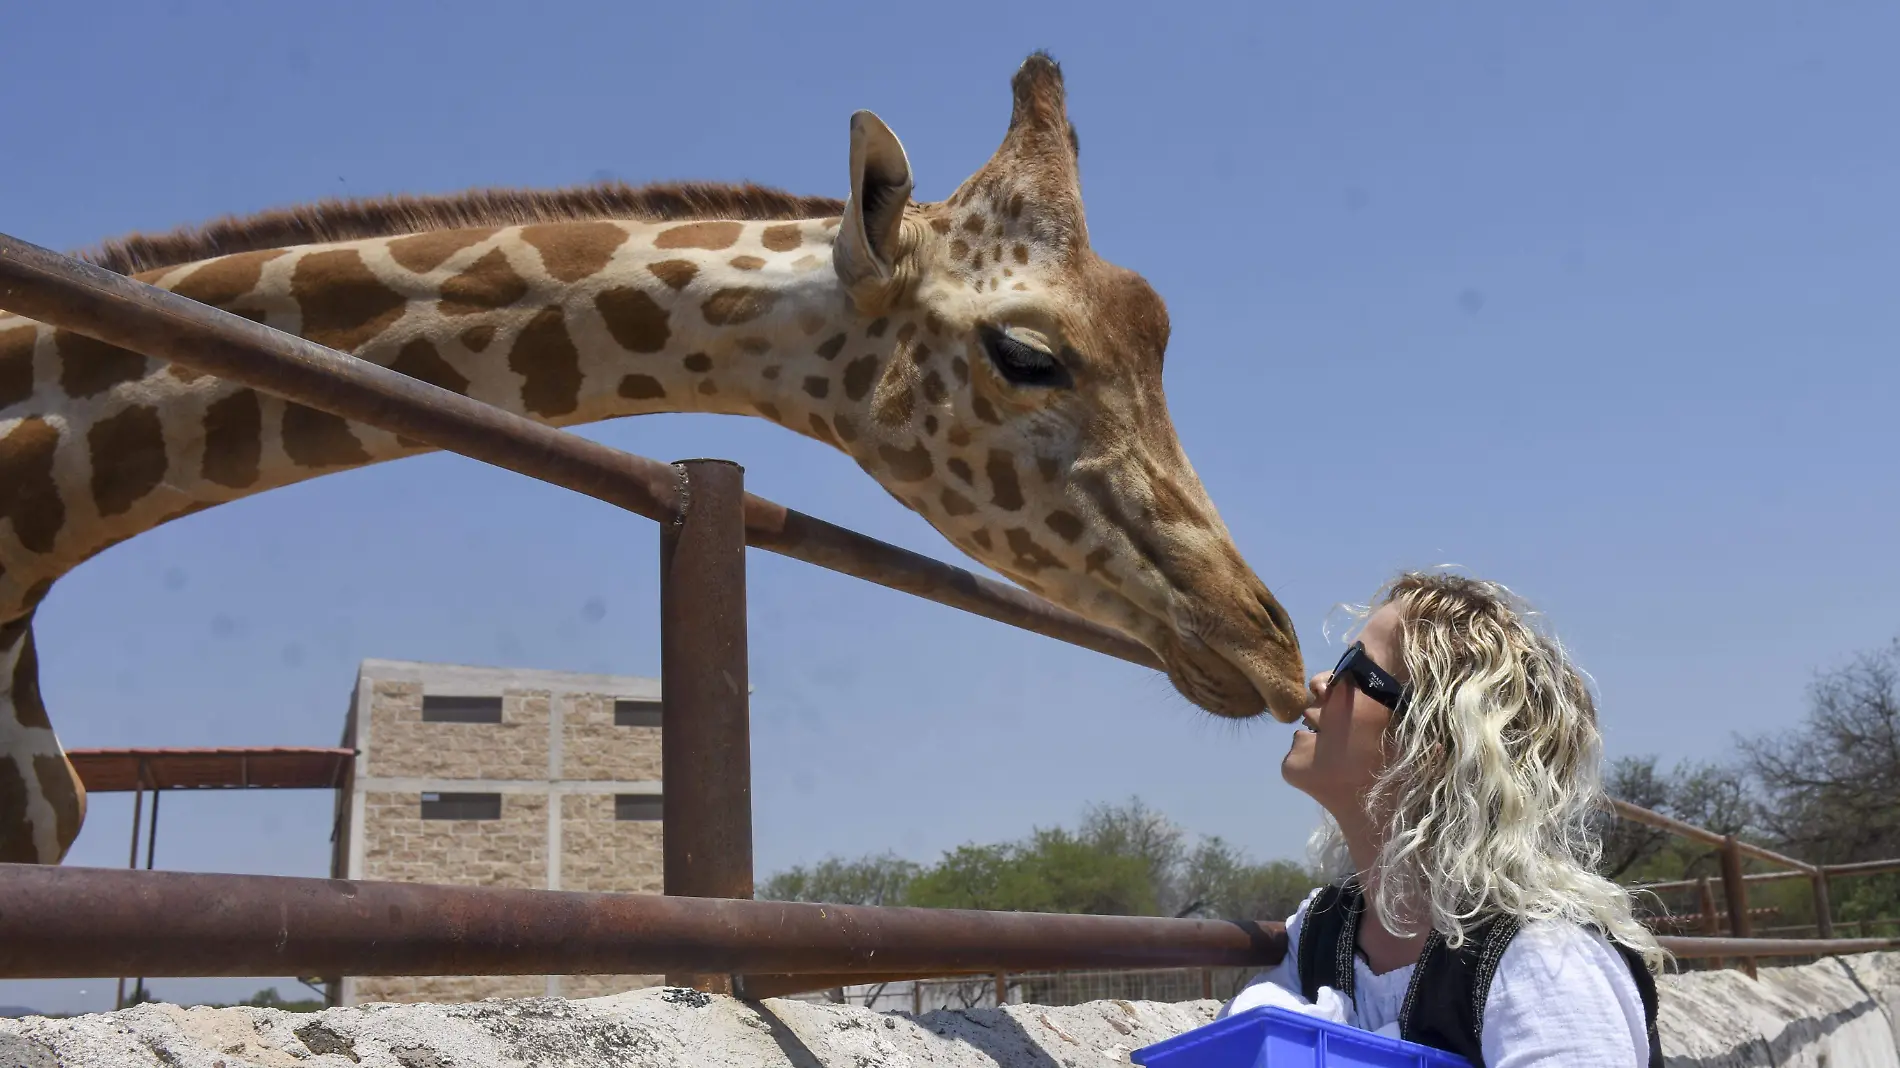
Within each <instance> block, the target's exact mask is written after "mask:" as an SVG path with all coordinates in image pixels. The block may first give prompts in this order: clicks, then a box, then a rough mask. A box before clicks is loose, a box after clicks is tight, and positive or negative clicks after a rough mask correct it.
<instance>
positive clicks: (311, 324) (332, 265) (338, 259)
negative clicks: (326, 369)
mask: <svg viewBox="0 0 1900 1068" xmlns="http://www.w3.org/2000/svg"><path fill="white" fill-rule="evenodd" d="M290 295H291V296H292V297H295V298H296V300H297V307H298V309H299V310H300V311H301V312H302V314H303V328H302V330H300V331H299V333H301V334H302V335H303V336H304V337H307V338H309V339H310V340H312V341H314V342H316V343H317V344H319V345H328V346H329V347H330V348H333V349H336V350H338V351H340V352H354V351H355V350H356V348H357V346H359V345H361V344H363V343H364V342H365V341H368V340H369V339H370V338H373V337H375V336H376V335H377V334H380V333H382V332H383V331H384V330H387V329H388V328H389V326H390V324H392V323H394V322H395V321H396V320H397V319H400V318H402V311H403V307H404V306H405V304H407V301H405V300H404V299H403V296H402V294H400V293H398V292H396V291H395V290H393V289H391V288H389V287H388V286H387V285H384V284H383V281H382V279H380V278H378V277H376V276H375V275H374V274H371V273H370V269H369V267H368V266H366V265H365V264H364V263H363V257H361V256H359V255H357V254H356V251H355V250H354V249H336V250H333V251H330V252H312V253H310V254H308V255H306V256H304V257H303V258H301V259H299V260H298V261H297V267H296V270H295V271H294V272H292V274H291V276H290Z"/></svg>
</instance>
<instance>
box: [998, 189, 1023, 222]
mask: <svg viewBox="0 0 1900 1068" xmlns="http://www.w3.org/2000/svg"><path fill="white" fill-rule="evenodd" d="M1003 211H1004V212H1006V213H1007V214H1008V215H1009V217H1010V218H1012V219H1020V218H1022V217H1023V195H1022V194H1021V193H1011V194H1010V195H1009V203H1008V204H1006V205H1004V207H1003Z"/></svg>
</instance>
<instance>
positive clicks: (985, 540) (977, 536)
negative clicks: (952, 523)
mask: <svg viewBox="0 0 1900 1068" xmlns="http://www.w3.org/2000/svg"><path fill="white" fill-rule="evenodd" d="M970 540H971V541H973V542H976V543H977V544H978V545H981V546H982V547H983V551H984V552H989V551H991V550H992V549H994V548H996V546H994V545H991V544H990V532H989V531H987V530H973V531H971V532H970Z"/></svg>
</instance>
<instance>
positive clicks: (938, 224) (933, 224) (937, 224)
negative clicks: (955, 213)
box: [930, 215, 950, 234]
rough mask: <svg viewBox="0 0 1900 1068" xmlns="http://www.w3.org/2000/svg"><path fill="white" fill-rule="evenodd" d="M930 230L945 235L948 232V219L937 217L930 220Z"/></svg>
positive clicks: (941, 216)
mask: <svg viewBox="0 0 1900 1068" xmlns="http://www.w3.org/2000/svg"><path fill="white" fill-rule="evenodd" d="M930 228H931V229H932V230H935V231H937V232H938V233H940V234H947V233H949V232H950V219H949V218H948V217H947V216H943V215H939V216H937V217H936V218H934V219H932V220H930Z"/></svg>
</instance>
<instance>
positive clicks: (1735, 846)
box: [1722, 834, 1755, 979]
mask: <svg viewBox="0 0 1900 1068" xmlns="http://www.w3.org/2000/svg"><path fill="white" fill-rule="evenodd" d="M1722 893H1723V895H1724V896H1726V897H1727V898H1728V933H1729V934H1730V935H1732V936H1734V937H1736V938H1748V937H1749V936H1751V935H1753V934H1754V930H1753V927H1754V925H1753V924H1751V923H1749V922H1748V884H1747V883H1745V882H1743V881H1742V850H1741V848H1740V843H1738V842H1737V841H1736V840H1735V836H1734V835H1732V834H1731V835H1728V836H1727V837H1726V838H1725V839H1724V841H1723V844H1722ZM1742 970H1743V971H1745V972H1747V973H1748V977H1749V978H1750V979H1753V978H1755V958H1753V957H1743V958H1742Z"/></svg>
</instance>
